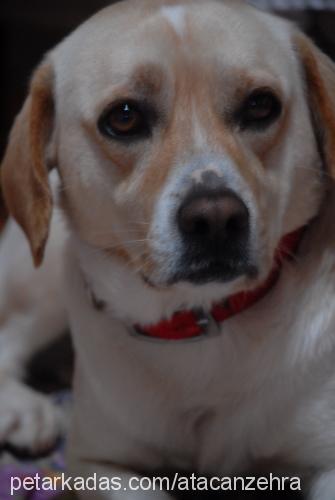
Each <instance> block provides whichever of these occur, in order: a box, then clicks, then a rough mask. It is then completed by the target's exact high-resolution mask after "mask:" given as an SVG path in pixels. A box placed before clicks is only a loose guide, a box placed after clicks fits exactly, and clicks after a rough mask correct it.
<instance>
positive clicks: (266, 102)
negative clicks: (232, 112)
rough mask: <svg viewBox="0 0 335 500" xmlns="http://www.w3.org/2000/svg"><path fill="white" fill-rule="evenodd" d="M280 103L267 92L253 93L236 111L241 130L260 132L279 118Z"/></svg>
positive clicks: (273, 95) (274, 96) (258, 91)
mask: <svg viewBox="0 0 335 500" xmlns="http://www.w3.org/2000/svg"><path fill="white" fill-rule="evenodd" d="M281 109H282V106H281V103H280V101H279V99H278V97H277V96H276V95H275V94H273V93H272V92H271V91H269V90H256V91H254V92H253V93H252V94H251V95H250V96H249V97H248V98H247V99H246V100H245V102H244V103H243V105H242V108H241V109H240V110H239V111H238V115H237V119H238V122H239V124H240V127H241V128H242V129H248V128H250V129H256V130H257V129H258V130H262V129H264V128H266V127H268V126H270V125H271V124H272V123H273V122H274V121H276V120H277V118H279V116H280V113H281Z"/></svg>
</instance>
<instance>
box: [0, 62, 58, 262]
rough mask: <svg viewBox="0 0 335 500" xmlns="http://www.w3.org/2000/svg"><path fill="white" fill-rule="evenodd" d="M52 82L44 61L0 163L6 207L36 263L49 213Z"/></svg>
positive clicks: (48, 66)
mask: <svg viewBox="0 0 335 500" xmlns="http://www.w3.org/2000/svg"><path fill="white" fill-rule="evenodd" d="M52 83H53V74H52V68H51V65H50V63H48V62H44V63H42V64H41V66H40V67H39V68H38V69H37V70H36V72H35V74H34V76H33V79H32V82H31V85H30V93H29V95H28V97H27V99H26V102H25V103H24V106H23V109H22V110H21V112H20V114H19V115H18V116H17V118H16V120H15V123H14V126H13V128H12V131H11V134H10V137H9V142H8V146H7V150H6V153H5V157H4V160H3V163H2V166H1V175H2V177H1V185H2V190H3V196H4V199H5V202H6V205H7V208H8V210H9V212H10V214H11V215H12V216H13V217H14V218H15V219H16V221H17V222H18V223H19V225H20V226H21V227H22V229H23V231H24V232H25V234H26V236H27V238H28V240H29V243H30V248H31V252H32V255H33V259H34V263H35V265H36V266H38V265H40V264H41V262H42V259H43V253H44V247H45V244H46V241H47V238H48V232H49V223H50V218H51V212H52V197H51V191H50V187H49V181H48V169H47V165H46V163H47V159H46V157H47V154H46V149H47V145H48V142H49V139H50V137H51V133H52V126H53V107H54V106H53V92H52Z"/></svg>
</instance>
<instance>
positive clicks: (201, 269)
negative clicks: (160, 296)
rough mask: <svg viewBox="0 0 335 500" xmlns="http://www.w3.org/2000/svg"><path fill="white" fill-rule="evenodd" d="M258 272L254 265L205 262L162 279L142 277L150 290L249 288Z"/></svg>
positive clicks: (255, 280) (187, 267) (182, 268)
mask: <svg viewBox="0 0 335 500" xmlns="http://www.w3.org/2000/svg"><path fill="white" fill-rule="evenodd" d="M258 277H259V271H258V269H257V267H256V266H255V265H250V264H245V263H240V262H238V263H236V264H235V265H226V264H222V263H220V262H206V263H203V264H199V265H196V266H195V265H193V266H184V267H181V268H179V269H178V270H177V271H175V272H173V273H171V275H170V276H168V277H165V278H164V279H157V278H153V277H150V276H147V275H144V274H143V275H142V279H143V281H144V282H145V283H146V284H147V285H148V286H150V287H151V288H156V289H167V288H172V287H176V286H178V285H181V284H185V285H189V286H193V287H199V288H200V287H204V286H208V285H213V286H220V285H221V286H224V288H229V286H230V285H231V286H232V288H235V285H236V284H237V283H239V284H240V286H245V285H246V283H248V284H249V286H250V285H251V284H252V283H256V282H257V279H258Z"/></svg>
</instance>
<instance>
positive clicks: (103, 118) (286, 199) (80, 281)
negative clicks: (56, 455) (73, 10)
mask: <svg viewBox="0 0 335 500" xmlns="http://www.w3.org/2000/svg"><path fill="white" fill-rule="evenodd" d="M53 168H54V169H56V170H57V172H58V176H59V178H58V179H57V178H56V177H57V176H56V175H55V177H54V179H52V180H51V184H52V186H53V187H52V186H51V185H50V175H49V171H50V170H51V169H53ZM334 172H335V66H334V65H333V63H332V62H331V61H330V60H329V59H328V58H327V57H326V56H325V55H323V54H322V53H321V52H320V51H319V50H318V49H317V48H316V47H315V46H314V45H313V43H312V42H311V41H310V40H309V39H308V38H306V37H305V36H304V35H303V34H301V33H300V32H299V31H298V30H297V29H296V28H295V27H293V26H292V25H291V24H289V23H287V22H285V21H283V20H280V19H277V18H275V17H273V16H270V15H268V14H265V13H262V12H259V11H257V10H255V9H254V8H252V7H250V6H248V5H247V4H245V3H244V2H242V1H236V0H234V1H232V0H226V1H224V0H223V1H215V0H206V1H205V0H183V1H180V2H179V1H177V0H136V1H134V0H133V1H132V0H127V1H125V2H122V3H118V4H116V5H115V6H112V7H108V8H107V9H105V10H103V11H102V12H100V13H98V14H97V15H96V16H95V17H93V18H92V19H90V20H89V21H87V22H86V23H85V24H83V25H82V26H81V27H80V28H79V29H78V30H76V31H75V32H74V33H73V34H71V35H70V36H69V37H68V38H66V39H65V40H64V41H63V42H62V43H60V45H59V46H57V47H56V48H55V49H54V50H52V51H51V52H50V53H49V54H47V56H46V57H45V59H44V61H43V62H42V63H41V65H40V66H39V68H38V69H37V70H36V72H35V74H34V76H33V79H32V82H31V87H30V93H29V96H28V98H27V100H26V102H25V104H24V107H23V109H22V111H21V113H20V115H19V116H18V118H17V120H16V122H15V124H14V127H13V130H12V133H11V136H10V140H9V144H8V148H7V152H6V155H5V158H4V161H3V164H2V183H3V190H4V196H5V199H6V202H7V205H8V207H9V210H10V212H11V214H12V216H13V218H14V219H15V220H16V221H17V222H18V223H19V225H20V226H21V228H22V229H23V231H24V233H25V235H26V237H27V239H28V241H29V244H30V248H31V252H32V255H33V258H34V262H35V264H36V265H37V266H38V265H40V264H41V263H42V260H43V254H44V250H45V245H46V243H47V240H48V235H49V232H50V237H49V241H48V245H47V248H46V254H45V260H44V263H43V265H42V266H41V267H40V268H39V269H38V270H36V271H34V269H33V266H32V265H31V264H30V262H29V258H28V255H27V252H28V250H27V248H26V246H25V245H26V244H25V241H24V238H23V235H22V234H21V232H20V230H19V229H18V226H16V225H15V223H14V222H11V223H10V224H9V225H8V227H7V229H6V233H5V235H4V237H3V241H2V246H1V250H0V273H1V276H0V282H1V322H2V323H1V331H0V370H1V385H0V441H2V442H9V443H11V444H15V445H25V446H27V447H29V448H31V449H32V450H38V449H42V448H44V447H46V446H48V445H49V444H50V442H52V440H53V439H54V438H55V436H56V435H57V432H58V428H59V427H58V426H59V419H58V417H57V415H56V414H55V412H54V409H53V406H52V404H51V403H50V401H49V400H47V399H46V398H44V397H42V396H40V395H38V394H37V393H34V392H33V391H31V390H30V389H28V388H27V387H25V386H24V385H23V384H22V383H21V382H20V379H19V373H20V371H21V370H22V366H23V365H24V362H25V360H26V359H27V357H28V356H29V355H30V354H31V353H32V352H33V351H34V350H35V349H36V348H37V347H38V346H40V345H42V344H43V343H45V342H47V341H48V340H49V339H50V338H51V337H53V336H55V335H57V333H58V332H59V330H61V329H62V326H63V325H64V324H66V322H67V319H68V317H69V321H70V325H71V330H72V334H73V340H74V344H75V349H76V369H75V382H74V392H75V402H74V413H73V421H72V430H71V433H70V434H71V439H70V446H69V463H70V467H71V470H72V471H75V472H77V473H78V474H81V475H90V474H92V473H94V472H97V473H98V474H99V475H100V476H101V475H104V476H108V477H110V478H112V477H115V476H121V477H122V478H123V479H124V481H127V478H129V476H130V475H132V474H133V472H132V471H137V470H141V471H144V473H145V471H148V472H149V471H152V470H154V469H155V470H156V469H160V468H164V467H165V468H166V467H168V468H170V469H172V470H176V469H179V468H181V469H187V470H190V471H193V472H196V473H199V474H204V475H208V476H211V475H226V474H233V473H239V472H240V471H244V470H248V469H251V468H253V467H254V466H255V464H257V463H259V462H260V461H261V462H264V461H267V460H271V461H276V460H278V461H280V462H281V463H284V464H287V466H288V467H290V468H291V469H292V467H293V469H294V470H295V471H296V472H297V473H299V474H301V475H302V477H304V478H306V482H305V484H306V485H307V489H308V494H309V498H310V499H312V500H333V499H334V498H335V252H334V248H335V246H334V245H335V230H334V227H333V226H334V208H335V207H334V200H333V196H332V191H333V188H332V176H333V174H334ZM51 177H52V175H51ZM53 207H54V211H53ZM58 207H61V213H62V214H63V215H60V213H59V211H58ZM63 217H64V219H65V221H66V223H65V224H66V226H65V225H64V223H63V220H62V218H63ZM63 262H64V265H65V268H66V272H65V283H64V284H63V282H62V279H61V275H62V270H61V268H62V265H63ZM65 310H67V311H68V316H67V313H66V312H65ZM86 495H87V497H88V498H92V496H93V497H94V498H97V499H98V498H115V499H116V500H125V499H127V500H130V499H134V500H140V499H142V498H145V499H151V498H152V499H157V500H158V499H159V500H161V499H165V498H169V495H168V493H163V492H158V491H152V492H143V491H142V492H141V491H138V490H137V491H132V492H130V491H125V490H124V489H123V488H122V489H120V490H118V491H114V492H109V493H107V492H100V493H99V492H98V491H96V492H95V493H94V494H92V492H86V494H85V493H84V492H82V497H83V498H86Z"/></svg>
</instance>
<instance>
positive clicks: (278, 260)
mask: <svg viewBox="0 0 335 500" xmlns="http://www.w3.org/2000/svg"><path fill="white" fill-rule="evenodd" d="M304 229H305V228H300V229H298V230H296V231H294V232H292V233H289V234H287V235H286V236H284V237H283V238H282V240H281V241H280V243H279V246H278V248H277V251H276V253H275V259H274V261H275V262H274V266H273V269H272V271H271V272H270V274H269V276H268V278H267V279H266V280H265V282H264V283H263V284H262V285H261V286H259V287H258V288H256V289H255V290H251V291H247V292H240V293H237V294H235V295H232V296H231V297H229V298H228V299H226V300H225V301H224V302H223V303H219V304H216V305H214V306H213V307H212V309H211V311H210V313H209V314H206V313H204V312H202V311H200V312H199V311H194V310H191V311H179V312H177V313H175V314H174V315H173V316H172V318H170V319H166V320H163V321H161V322H159V323H157V324H156V325H150V326H139V325H136V326H135V331H136V332H137V333H138V334H140V335H142V336H144V337H147V338H152V339H157V340H189V339H194V338H197V337H201V336H202V335H204V334H206V332H207V331H208V330H209V324H210V323H211V322H213V323H214V324H216V325H217V324H220V323H223V322H224V321H226V320H227V319H229V318H231V317H232V316H235V315H236V314H239V313H241V312H243V311H245V310H246V309H249V307H251V306H253V305H254V304H256V302H258V301H259V300H261V299H262V298H263V297H264V296H265V295H267V293H268V292H269V291H270V290H271V289H272V288H273V286H274V285H275V284H276V282H277V280H278V278H279V276H280V272H281V268H282V265H283V261H284V260H290V259H292V257H293V255H294V254H295V252H296V251H297V248H298V245H299V243H300V241H301V238H302V235H303V233H304Z"/></svg>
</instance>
